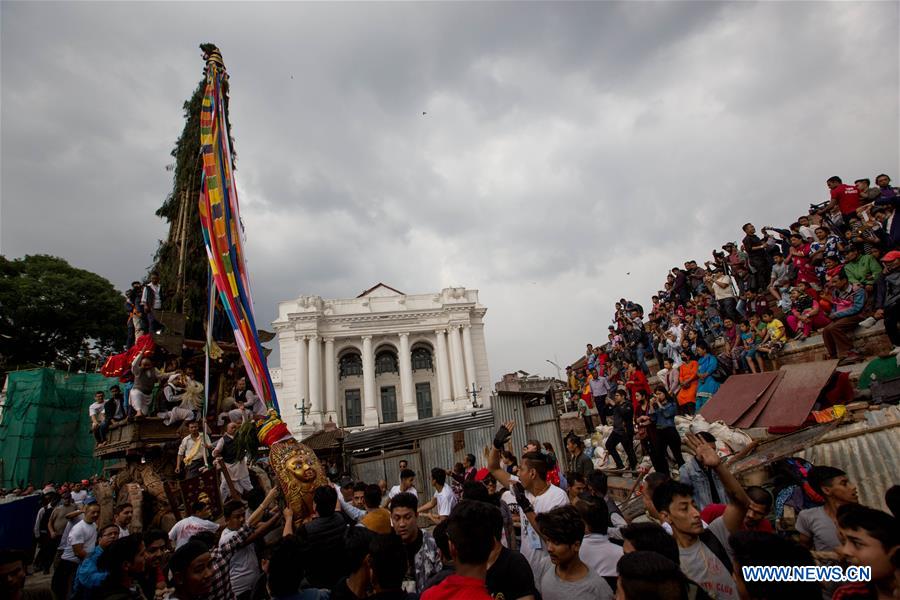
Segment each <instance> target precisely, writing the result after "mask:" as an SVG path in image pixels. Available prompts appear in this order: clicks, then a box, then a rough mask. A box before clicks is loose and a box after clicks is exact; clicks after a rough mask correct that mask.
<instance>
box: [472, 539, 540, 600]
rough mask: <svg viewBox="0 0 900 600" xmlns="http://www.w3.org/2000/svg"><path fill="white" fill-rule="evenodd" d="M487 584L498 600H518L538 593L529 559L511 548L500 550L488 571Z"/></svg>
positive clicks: (492, 594)
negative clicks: (517, 599)
mask: <svg viewBox="0 0 900 600" xmlns="http://www.w3.org/2000/svg"><path fill="white" fill-rule="evenodd" d="M485 584H487V589H488V592H490V594H491V597H492V598H495V599H496V600H516V598H522V597H523V596H534V597H537V595H538V593H537V590H536V589H535V587H534V574H533V573H532V572H531V566H530V565H529V564H528V560H527V559H526V558H525V557H524V556H522V555H521V554H519V553H518V552H513V551H512V550H510V549H509V548H503V549H502V550H500V555H499V556H497V560H496V561H495V562H494V564H492V565H491V568H490V569H488V571H487V578H486V579H485Z"/></svg>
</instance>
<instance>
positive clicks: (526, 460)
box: [488, 421, 569, 566]
mask: <svg viewBox="0 0 900 600" xmlns="http://www.w3.org/2000/svg"><path fill="white" fill-rule="evenodd" d="M514 427H515V421H510V422H508V423H505V424H503V425H501V426H500V429H498V430H497V434H496V435H495V436H494V448H493V450H491V456H490V459H489V460H488V470H489V471H490V472H491V475H493V476H494V478H495V479H496V480H497V482H498V483H499V484H500V485H502V486H504V487H507V488H510V489H511V490H512V492H513V494H515V496H516V503H517V504H518V505H519V520H520V522H521V524H522V547H521V549H520V552H521V553H522V555H523V556H524V557H525V558H526V559H528V562H529V563H531V565H532V566H534V565H536V564H538V563H540V562H541V559H542V558H543V557H545V556H548V554H547V549H546V548H545V546H544V542H543V541H542V540H541V536H540V532H539V528H538V527H537V518H536V515H538V514H541V513H546V512H550V511H551V510H553V509H554V508H557V507H559V506H565V505H567V504H569V496H568V495H567V494H566V493H565V492H564V491H562V490H561V489H559V488H558V487H556V486H555V485H553V484H552V483H547V471H548V470H549V469H548V465H547V458H546V456H545V455H543V454H541V453H540V452H526V453H525V454H524V455H523V456H522V460H521V461H519V475H518V477H516V476H514V475H510V474H509V473H507V472H506V471H505V470H504V469H503V468H502V467H501V466H500V451H501V450H502V449H503V447H504V446H505V445H506V442H507V441H508V440H509V438H510V436H511V435H512V430H513V428H514Z"/></svg>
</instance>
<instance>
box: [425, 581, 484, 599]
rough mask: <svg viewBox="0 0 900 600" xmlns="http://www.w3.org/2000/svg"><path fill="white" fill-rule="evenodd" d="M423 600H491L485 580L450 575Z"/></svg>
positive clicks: (430, 590) (429, 591)
mask: <svg viewBox="0 0 900 600" xmlns="http://www.w3.org/2000/svg"><path fill="white" fill-rule="evenodd" d="M421 598H422V600H491V595H490V594H489V593H488V591H487V587H486V586H485V584H484V579H475V578H474V577H463V576H462V575H450V576H449V577H447V578H446V579H445V580H443V581H442V582H440V583H439V584H438V585H436V586H434V587H430V588H428V589H427V590H425V591H424V592H422V596H421Z"/></svg>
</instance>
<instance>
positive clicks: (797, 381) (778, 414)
mask: <svg viewBox="0 0 900 600" xmlns="http://www.w3.org/2000/svg"><path fill="white" fill-rule="evenodd" d="M837 364H838V361H837V360H822V361H816V362H809V363H798V364H795V365H784V366H783V367H781V370H782V371H784V379H783V380H782V381H781V384H780V385H779V386H778V388H777V389H776V390H775V394H774V395H773V396H772V399H771V400H770V401H769V402H768V404H766V406H765V408H764V409H763V411H762V413H761V414H760V415H759V417H758V418H757V419H756V423H754V426H755V427H798V426H800V425H802V424H803V423H804V422H805V421H806V418H807V417H808V416H809V413H810V411H811V410H812V408H813V405H814V404H815V403H816V400H817V399H818V397H819V394H820V393H821V392H822V388H824V387H825V384H827V383H828V379H829V378H830V377H831V375H832V374H833V373H834V369H835V368H836V367H837Z"/></svg>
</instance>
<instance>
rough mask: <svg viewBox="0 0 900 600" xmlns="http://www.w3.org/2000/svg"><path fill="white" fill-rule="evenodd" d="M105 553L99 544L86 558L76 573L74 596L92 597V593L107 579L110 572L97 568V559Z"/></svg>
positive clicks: (73, 587)
mask: <svg viewBox="0 0 900 600" xmlns="http://www.w3.org/2000/svg"><path fill="white" fill-rule="evenodd" d="M101 554H103V548H101V547H100V546H97V547H95V548H94V551H93V552H91V553H90V555H88V557H87V558H85V559H84V560H83V561H82V562H81V564H80V565H78V571H77V572H76V573H75V584H74V585H73V586H72V598H90V597H91V594H93V593H94V592H96V591H97V588H99V587H100V585H101V584H102V583H103V582H104V581H106V576H107V575H108V573H107V572H106V571H101V570H99V569H98V568H97V560H98V559H99V558H100V555H101Z"/></svg>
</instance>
